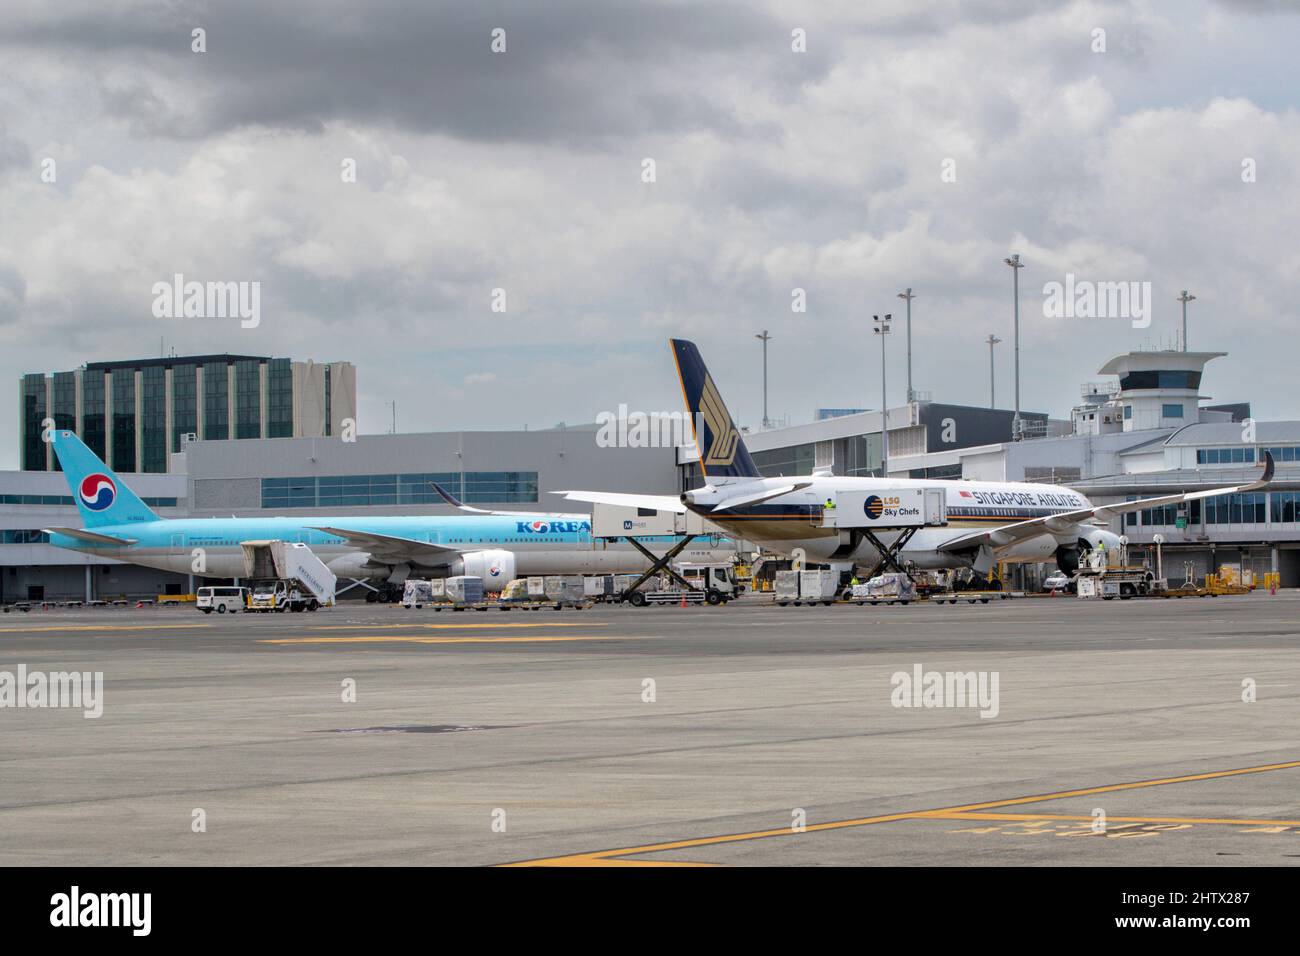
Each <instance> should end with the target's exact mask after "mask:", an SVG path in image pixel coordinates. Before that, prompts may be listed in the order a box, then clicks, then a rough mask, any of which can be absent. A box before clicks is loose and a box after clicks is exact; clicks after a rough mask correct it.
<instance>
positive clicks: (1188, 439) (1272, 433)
mask: <svg viewBox="0 0 1300 956" xmlns="http://www.w3.org/2000/svg"><path fill="white" fill-rule="evenodd" d="M1244 427H1245V426H1244V425H1243V424H1242V423H1241V422H1201V423H1199V424H1195V425H1184V426H1183V427H1182V428H1180V429H1178V431H1176V432H1174V433H1173V434H1172V435H1170V436H1169V438H1168V439H1166V441H1165V444H1166V445H1240V444H1241V443H1242V429H1243V428H1244ZM1296 442H1300V421H1290V422H1256V423H1255V440H1254V441H1253V442H1252V444H1255V445H1272V444H1293V443H1296Z"/></svg>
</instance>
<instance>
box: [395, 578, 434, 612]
mask: <svg viewBox="0 0 1300 956" xmlns="http://www.w3.org/2000/svg"><path fill="white" fill-rule="evenodd" d="M430 583H431V582H429V581H426V580H424V579H422V578H407V579H406V584H405V585H403V587H402V607H404V608H406V609H407V610H408V611H409V610H410V609H411V608H422V607H424V606H425V605H426V604H432V603H433V588H432V587H430Z"/></svg>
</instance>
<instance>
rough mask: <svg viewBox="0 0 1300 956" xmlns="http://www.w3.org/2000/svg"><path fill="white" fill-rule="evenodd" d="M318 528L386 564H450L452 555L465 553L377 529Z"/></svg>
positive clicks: (457, 549) (317, 529)
mask: <svg viewBox="0 0 1300 956" xmlns="http://www.w3.org/2000/svg"><path fill="white" fill-rule="evenodd" d="M315 530H316V531H324V532H325V533H326V534H336V535H338V536H339V537H340V538H345V539H347V542H348V544H350V545H351V546H352V547H354V548H356V549H357V550H359V551H367V552H369V553H370V555H371V556H372V557H374V558H375V559H376V560H378V561H381V562H383V563H385V564H406V563H408V562H412V561H414V562H415V563H417V564H446V563H447V562H448V561H449V560H450V559H451V558H453V557H455V556H456V555H459V554H460V553H461V551H460V549H459V548H449V547H446V546H445V545H441V544H432V543H430V542H428V541H416V540H415V539H414V538H401V537H397V536H396V535H391V534H376V533H375V532H373V531H350V530H348V529H347V528H325V527H319V528H316V529H315Z"/></svg>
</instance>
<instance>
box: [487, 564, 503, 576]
mask: <svg viewBox="0 0 1300 956" xmlns="http://www.w3.org/2000/svg"><path fill="white" fill-rule="evenodd" d="M488 574H490V575H492V577H494V578H499V577H501V565H499V564H494V565H492V567H490V568H488Z"/></svg>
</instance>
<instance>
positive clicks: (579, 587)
mask: <svg viewBox="0 0 1300 956" xmlns="http://www.w3.org/2000/svg"><path fill="white" fill-rule="evenodd" d="M546 600H548V601H551V602H553V603H555V604H560V605H564V604H584V603H586V600H587V596H586V593H585V592H584V589H583V583H582V575H581V574H548V575H547V576H546Z"/></svg>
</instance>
